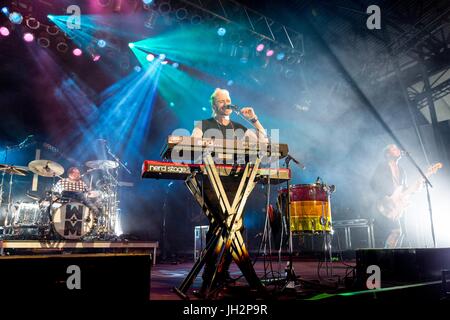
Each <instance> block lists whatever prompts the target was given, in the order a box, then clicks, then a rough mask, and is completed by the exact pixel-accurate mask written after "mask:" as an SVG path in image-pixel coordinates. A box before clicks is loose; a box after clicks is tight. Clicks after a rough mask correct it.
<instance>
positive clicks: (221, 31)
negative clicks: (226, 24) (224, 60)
mask: <svg viewBox="0 0 450 320" xmlns="http://www.w3.org/2000/svg"><path fill="white" fill-rule="evenodd" d="M225 33H227V30H226V29H225V28H219V29H217V35H218V36H219V37H223V36H224V35H225Z"/></svg>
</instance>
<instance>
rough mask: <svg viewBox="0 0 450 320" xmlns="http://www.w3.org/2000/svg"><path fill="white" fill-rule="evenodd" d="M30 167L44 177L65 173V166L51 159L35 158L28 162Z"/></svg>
mask: <svg viewBox="0 0 450 320" xmlns="http://www.w3.org/2000/svg"><path fill="white" fill-rule="evenodd" d="M28 168H29V169H30V170H31V171H32V172H33V173H35V174H37V175H40V176H42V177H54V176H60V175H62V174H63V173H64V168H63V166H62V165H60V164H59V163H56V162H54V161H51V160H33V161H31V162H30V163H29V164H28Z"/></svg>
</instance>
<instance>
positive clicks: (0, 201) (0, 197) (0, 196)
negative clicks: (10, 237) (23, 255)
mask: <svg viewBox="0 0 450 320" xmlns="http://www.w3.org/2000/svg"><path fill="white" fill-rule="evenodd" d="M4 181H5V172H4V171H3V173H2V180H1V182H0V208H1V207H2V204H3V183H4ZM5 220H6V217H5ZM4 227H5V221H3V227H2V230H3V233H5V228H4Z"/></svg>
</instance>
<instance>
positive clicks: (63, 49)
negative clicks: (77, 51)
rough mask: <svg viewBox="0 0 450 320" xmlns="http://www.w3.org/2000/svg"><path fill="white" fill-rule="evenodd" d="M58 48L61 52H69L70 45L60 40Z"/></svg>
mask: <svg viewBox="0 0 450 320" xmlns="http://www.w3.org/2000/svg"><path fill="white" fill-rule="evenodd" d="M56 50H58V51H59V52H62V53H65V52H67V50H69V46H68V45H67V43H65V42H58V43H57V44H56Z"/></svg>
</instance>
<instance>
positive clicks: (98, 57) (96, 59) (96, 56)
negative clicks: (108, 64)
mask: <svg viewBox="0 0 450 320" xmlns="http://www.w3.org/2000/svg"><path fill="white" fill-rule="evenodd" d="M100 58H101V56H100V55H99V54H95V55H93V56H92V60H93V61H94V62H96V61H98V60H100Z"/></svg>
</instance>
